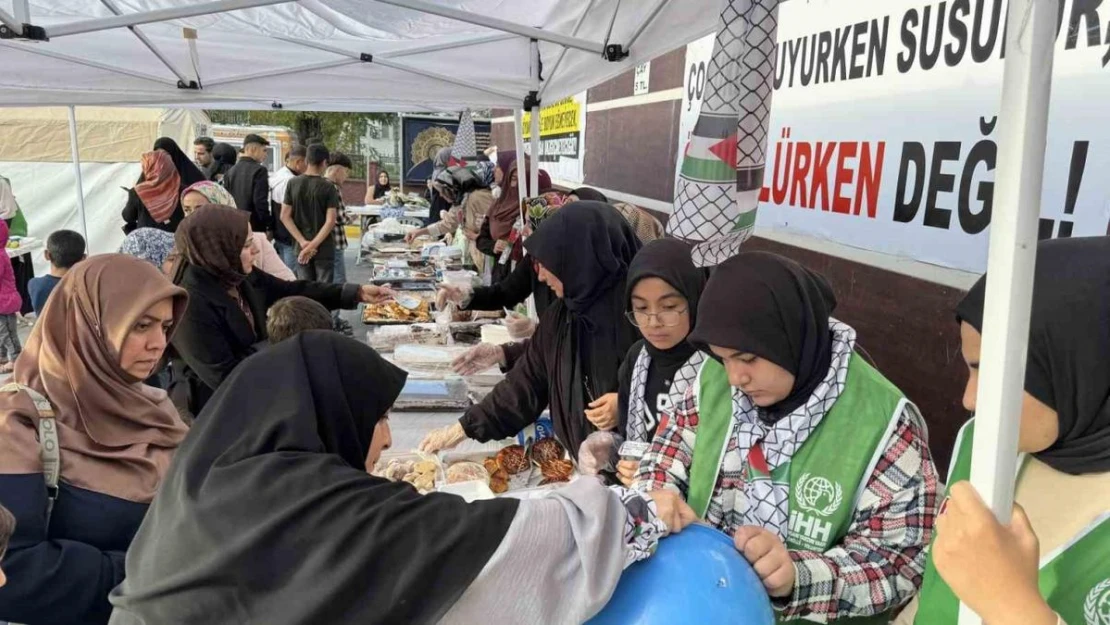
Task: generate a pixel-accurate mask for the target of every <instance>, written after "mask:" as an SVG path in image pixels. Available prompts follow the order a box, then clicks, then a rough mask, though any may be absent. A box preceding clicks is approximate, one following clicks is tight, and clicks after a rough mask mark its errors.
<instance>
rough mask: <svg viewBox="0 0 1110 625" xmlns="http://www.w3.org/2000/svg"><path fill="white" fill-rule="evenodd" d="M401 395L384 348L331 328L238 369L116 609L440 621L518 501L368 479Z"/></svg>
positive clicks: (195, 439) (152, 516)
mask: <svg viewBox="0 0 1110 625" xmlns="http://www.w3.org/2000/svg"><path fill="white" fill-rule="evenodd" d="M404 382H405V373H404V372H403V371H401V370H400V369H398V368H397V367H395V366H393V365H391V364H389V363H387V362H385V360H383V359H382V358H381V357H380V356H379V355H378V354H377V353H376V352H374V350H372V349H370V348H369V347H367V346H365V345H362V344H360V343H358V342H356V341H353V340H351V339H348V338H345V337H343V336H341V335H338V334H336V333H334V332H330V331H324V330H316V331H310V332H305V333H303V334H301V335H298V336H297V337H295V338H292V339H289V340H287V341H285V342H283V343H280V344H278V345H276V346H274V347H272V348H270V349H268V350H265V351H263V352H261V353H259V354H257V355H255V356H253V357H251V358H249V359H248V360H246V361H244V362H243V363H242V364H240V365H239V366H238V367H237V368H236V370H235V371H234V373H232V374H231V376H230V377H229V378H228V380H227V381H226V382H225V383H224V384H223V385H222V386H221V387H220V389H219V391H217V392H216V395H215V396H214V397H213V398H212V400H211V401H209V402H208V405H207V406H206V407H205V410H204V412H203V413H202V416H201V418H200V419H198V421H197V425H196V426H195V427H194V428H193V430H192V431H191V432H190V433H189V437H188V438H187V440H186V442H185V443H184V444H183V445H182V446H181V447H180V448H179V449H178V451H177V456H176V457H175V458H174V462H173V465H172V467H171V468H170V471H169V473H168V474H167V475H166V477H165V479H164V481H163V483H162V489H161V492H160V493H159V495H158V497H157V498H156V499H155V501H154V503H153V504H152V505H151V507H150V509H149V511H148V512H147V515H146V519H145V520H144V521H143V524H142V526H141V528H140V529H139V533H138V535H137V536H136V537H135V540H134V542H133V543H132V544H131V548H130V550H129V551H128V554H127V579H126V580H125V581H124V583H123V584H122V585H121V586H120V587H119V588H117V589H116V590H115V591H113V593H112V597H111V600H112V603H113V604H114V605H115V606H116V609H117V610H119V611H122V612H124V613H126V614H131V615H134V616H135V617H136V620H141V621H142V622H145V623H168V622H182V623H184V622H189V623H206V624H210V625H224V624H226V625H231V624H233V623H234V624H238V623H245V622H248V621H249V622H252V623H363V624H376V623H381V624H392V623H434V622H436V621H438V620H439V619H440V617H442V616H443V614H445V613H446V612H447V611H448V610H449V609H450V607H451V606H452V605H453V604H454V603H455V601H457V600H458V598H459V597H460V596H461V595H462V593H463V592H464V591H465V590H466V588H467V587H468V586H469V585H470V583H471V582H472V581H473V580H474V578H475V577H477V575H478V573H479V572H480V571H481V569H482V567H483V566H485V564H486V562H487V561H488V560H489V558H490V557H491V556H492V555H493V553H494V551H496V549H497V547H498V545H499V544H500V543H501V540H502V538H503V537H504V535H505V532H506V531H507V530H508V528H509V525H510V524H511V522H512V519H513V516H514V515H515V514H516V508H517V505H518V504H517V502H514V501H511V500H494V501H483V502H477V503H474V504H467V503H465V502H464V501H463V500H462V499H461V498H459V497H456V496H454V495H446V494H431V495H427V496H421V495H420V494H419V493H417V492H416V490H415V489H413V487H412V486H410V485H408V484H405V483H400V482H397V483H395V482H389V481H387V480H385V479H382V478H377V477H372V476H371V475H369V474H367V473H366V471H365V458H366V455H367V452H368V450H369V448H370V440H371V437H372V436H373V432H374V428H375V426H376V425H377V423H378V421H379V420H380V419H381V418H382V417H383V416H384V415H385V414H386V412H387V411H388V410H389V408H390V406H391V405H392V404H393V402H394V400H395V399H396V398H397V396H398V395H399V394H400V392H401V388H402V386H403V385H404ZM259 389H266V392H262V393H259V392H256V391H258V390H259Z"/></svg>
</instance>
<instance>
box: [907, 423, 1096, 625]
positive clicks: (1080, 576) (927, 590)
mask: <svg viewBox="0 0 1110 625" xmlns="http://www.w3.org/2000/svg"><path fill="white" fill-rule="evenodd" d="M974 434H975V423H974V420H973V421H968V423H967V424H966V425H964V427H963V428H961V429H960V435H959V437H958V438H957V439H956V455H955V456H954V457H953V458H952V464H951V466H950V467H949V469H948V482H949V483H950V484H954V483H956V482H959V481H963V480H966V479H968V477H969V476H970V475H971V448H972V440H973V437H974ZM1108 546H1110V512H1108V513H1106V514H1103V515H1101V516H1100V517H1099V518H1098V519H1096V520H1095V521H1094V522H1093V523H1091V524H1090V525H1089V526H1087V527H1086V528H1084V529H1083V531H1081V532H1080V533H1079V535H1077V536H1076V537H1075V538H1073V539H1072V540H1071V541H1069V542H1068V543H1067V544H1065V545H1063V546H1061V547H1060V548H1059V549H1057V550H1056V551H1055V552H1053V553H1051V554H1049V555H1046V556H1045V557H1044V558H1042V559H1041V575H1040V588H1041V596H1043V597H1045V599H1047V600H1048V605H1049V606H1050V607H1051V608H1052V609H1053V610H1055V611H1056V613H1057V614H1059V615H1060V616H1061V617H1063V619H1064V622H1065V623H1068V624H1069V625H1084V624H1086V625H1106V624H1110V557H1107V556H1106V554H1107V548H1108ZM919 603H920V607H919V608H918V611H917V616H916V617H915V619H914V623H915V625H955V624H956V622H957V620H958V618H959V612H960V601H959V599H957V598H956V595H955V594H953V592H952V589H950V588H949V587H948V584H946V583H944V580H943V579H941V577H940V575H939V574H938V573H937V570H936V567H935V566H934V565H933V555H932V552H931V550H930V553H929V560H928V562H927V563H926V565H925V581H924V583H923V584H922V586H921V598H920V601H919Z"/></svg>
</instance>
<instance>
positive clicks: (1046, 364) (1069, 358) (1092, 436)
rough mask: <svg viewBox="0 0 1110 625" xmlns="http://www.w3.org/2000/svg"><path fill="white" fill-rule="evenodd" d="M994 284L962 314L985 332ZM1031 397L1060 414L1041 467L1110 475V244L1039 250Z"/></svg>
mask: <svg viewBox="0 0 1110 625" xmlns="http://www.w3.org/2000/svg"><path fill="white" fill-rule="evenodd" d="M986 282H987V276H986V275H984V276H983V277H981V278H980V279H979V281H978V282H976V283H975V286H973V287H971V290H970V291H968V293H967V296H966V297H964V299H963V301H961V302H960V304H959V306H957V307H956V314H957V318H958V319H960V320H962V321H966V322H967V323H968V324H969V325H971V326H972V327H973V328H975V329H976V330H978V331H979V332H980V333H981V332H982V331H983V306H984V297H985V293H986ZM1025 390H1026V392H1028V393H1029V394H1030V395H1032V396H1033V397H1036V398H1037V399H1038V400H1040V401H1041V402H1042V403H1044V404H1045V405H1047V406H1048V407H1050V408H1052V409H1053V410H1055V411H1056V413H1057V414H1058V415H1059V420H1060V438H1059V439H1057V441H1056V443H1055V444H1053V445H1052V446H1051V447H1049V448H1048V449H1046V450H1045V451H1042V452H1040V453H1037V454H1035V455H1036V457H1037V458H1038V459H1039V460H1041V461H1042V462H1044V463H1045V464H1047V465H1049V466H1051V467H1052V468H1054V469H1056V470H1058V471H1063V472H1065V473H1070V474H1073V475H1080V474H1084V473H1101V472H1106V471H1110V237H1087V238H1077V239H1056V240H1052V241H1042V242H1041V243H1040V244H1038V246H1037V267H1036V270H1035V271H1034V274H1033V308H1032V313H1031V316H1030V320H1029V350H1028V356H1027V362H1026V364H1025Z"/></svg>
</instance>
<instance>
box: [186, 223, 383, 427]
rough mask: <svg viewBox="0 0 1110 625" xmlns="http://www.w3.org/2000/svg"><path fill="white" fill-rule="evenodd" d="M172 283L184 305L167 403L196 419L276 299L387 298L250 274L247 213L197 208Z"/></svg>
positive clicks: (330, 302)
mask: <svg viewBox="0 0 1110 625" xmlns="http://www.w3.org/2000/svg"><path fill="white" fill-rule="evenodd" d="M176 240H177V250H178V252H179V254H180V258H179V259H178V262H177V269H176V275H175V279H174V282H176V283H177V284H179V285H181V287H182V288H184V289H185V290H186V291H188V292H189V294H190V297H191V300H190V302H189V308H188V309H187V310H186V311H185V316H184V318H183V319H182V320H181V324H180V329H179V330H178V333H177V335H176V336H174V339H173V347H174V350H175V351H176V353H177V356H178V357H177V358H175V359H174V361H173V363H172V367H173V370H174V376H173V378H174V382H173V389H172V390H171V391H170V394H171V396H172V397H173V399H174V403H175V404H176V405H177V406H178V408H179V409H180V410H181V412H182V414H184V415H186V418H192V417H194V416H195V415H197V414H200V411H201V409H202V408H204V405H205V403H207V402H208V399H209V398H210V397H211V396H212V394H213V393H214V392H215V391H216V389H217V388H219V386H220V384H222V383H223V381H224V379H225V378H226V377H227V376H228V374H230V373H231V371H232V370H234V369H235V367H236V366H237V365H238V364H239V363H240V362H242V361H243V360H244V359H245V358H246V357H248V356H250V355H251V354H253V353H254V352H255V351H256V348H255V346H256V345H257V344H259V343H261V342H263V341H265V340H266V338H267V335H266V311H267V310H268V309H269V308H270V306H272V305H273V304H274V302H276V301H277V300H279V299H281V298H283V297H289V296H291V295H303V296H305V297H308V298H309V299H313V300H316V301H317V302H319V303H321V304H323V305H324V307H325V308H328V309H329V310H335V309H337V308H346V309H350V308H354V307H355V306H357V305H358V304H359V302H379V301H386V300H388V299H389V298H390V297H392V291H390V290H389V289H383V288H380V287H376V286H370V285H367V286H359V285H357V284H323V283H319V282H307V281H302V280H294V281H286V280H279V279H277V278H275V277H273V276H271V275H270V274H268V273H266V272H264V271H259V270H255V269H254V256H255V251H254V244H253V238H252V236H251V230H250V215H248V214H247V213H246V212H245V211H240V210H236V209H233V208H229V207H226V206H202V207H200V208H198V209H196V210H195V211H194V212H193V214H191V215H189V217H188V218H187V219H186V220H185V221H183V222H182V224H181V229H180V230H178V232H177V239H176Z"/></svg>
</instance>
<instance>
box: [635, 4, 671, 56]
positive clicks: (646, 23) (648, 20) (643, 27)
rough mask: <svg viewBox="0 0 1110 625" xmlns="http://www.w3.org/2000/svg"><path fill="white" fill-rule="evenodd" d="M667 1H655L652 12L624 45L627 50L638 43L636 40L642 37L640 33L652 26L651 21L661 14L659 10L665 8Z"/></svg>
mask: <svg viewBox="0 0 1110 625" xmlns="http://www.w3.org/2000/svg"><path fill="white" fill-rule="evenodd" d="M667 2H668V0H658V1H657V2H656V3H655V6H654V7H652V9H651V12H650V13H648V16H647V18H645V19H644V21H642V22H640V25H639V26H637V27H636V30H635V31H633V33H632V37H630V38H629V39H628V43H627V44H625V46H624V47H625V50H631V49H632V46H633V45H635V44H636V40H637V39H639V38H640V35H642V34H644V31H645V30H647V27H648V26H651V23H652V22H654V21H655V18H656V17H658V16H659V12H660V11H662V10H663V7H665V6H667Z"/></svg>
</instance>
